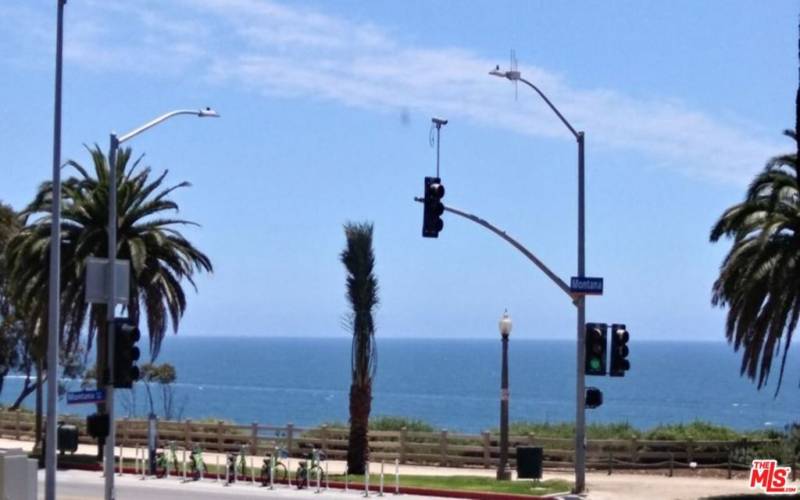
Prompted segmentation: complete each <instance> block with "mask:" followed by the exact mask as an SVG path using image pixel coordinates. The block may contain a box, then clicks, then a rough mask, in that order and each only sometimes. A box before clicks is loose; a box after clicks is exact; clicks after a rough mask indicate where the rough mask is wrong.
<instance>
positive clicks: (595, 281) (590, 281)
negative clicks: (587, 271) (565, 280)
mask: <svg viewBox="0 0 800 500" xmlns="http://www.w3.org/2000/svg"><path fill="white" fill-rule="evenodd" d="M569 291H570V293H572V294H574V295H603V278H590V277H588V276H584V277H579V276H573V277H572V278H571V279H570V281H569Z"/></svg>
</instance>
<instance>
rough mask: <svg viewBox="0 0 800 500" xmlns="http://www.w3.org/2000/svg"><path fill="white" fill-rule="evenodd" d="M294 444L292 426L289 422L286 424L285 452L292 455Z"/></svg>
mask: <svg viewBox="0 0 800 500" xmlns="http://www.w3.org/2000/svg"><path fill="white" fill-rule="evenodd" d="M293 444H294V425H293V424H292V423H291V422H289V423H288V424H286V451H287V452H288V453H289V456H291V455H292V445H293Z"/></svg>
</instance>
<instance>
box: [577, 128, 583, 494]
mask: <svg viewBox="0 0 800 500" xmlns="http://www.w3.org/2000/svg"><path fill="white" fill-rule="evenodd" d="M577 135H578V137H577V138H578V276H579V277H581V278H583V277H584V274H585V272H586V253H585V245H584V243H585V237H586V234H585V203H584V194H585V189H584V184H585V174H584V159H583V149H584V137H585V136H584V133H583V132H578V134H577ZM577 305H578V342H577V346H578V347H577V349H578V352H577V356H576V362H577V366H576V375H577V376H576V378H575V379H576V384H575V393H576V401H575V408H576V415H575V493H583V491H584V490H585V489H586V396H585V392H586V373H585V371H584V365H585V363H586V359H585V358H586V346H585V342H586V339H585V338H584V325H585V323H586V299H585V297H583V296H580V297H578V304H577Z"/></svg>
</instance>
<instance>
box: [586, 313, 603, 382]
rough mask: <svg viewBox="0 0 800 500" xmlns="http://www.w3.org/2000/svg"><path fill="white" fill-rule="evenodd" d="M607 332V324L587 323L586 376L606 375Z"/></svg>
mask: <svg viewBox="0 0 800 500" xmlns="http://www.w3.org/2000/svg"><path fill="white" fill-rule="evenodd" d="M607 332H608V325H606V324H605V323H586V339H585V341H586V366H585V370H586V375H605V374H606V338H607Z"/></svg>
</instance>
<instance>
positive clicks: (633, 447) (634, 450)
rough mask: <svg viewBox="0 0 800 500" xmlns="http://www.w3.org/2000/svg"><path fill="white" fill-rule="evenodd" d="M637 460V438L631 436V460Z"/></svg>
mask: <svg viewBox="0 0 800 500" xmlns="http://www.w3.org/2000/svg"><path fill="white" fill-rule="evenodd" d="M638 461H639V440H638V439H636V438H635V437H634V438H631V462H638Z"/></svg>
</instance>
